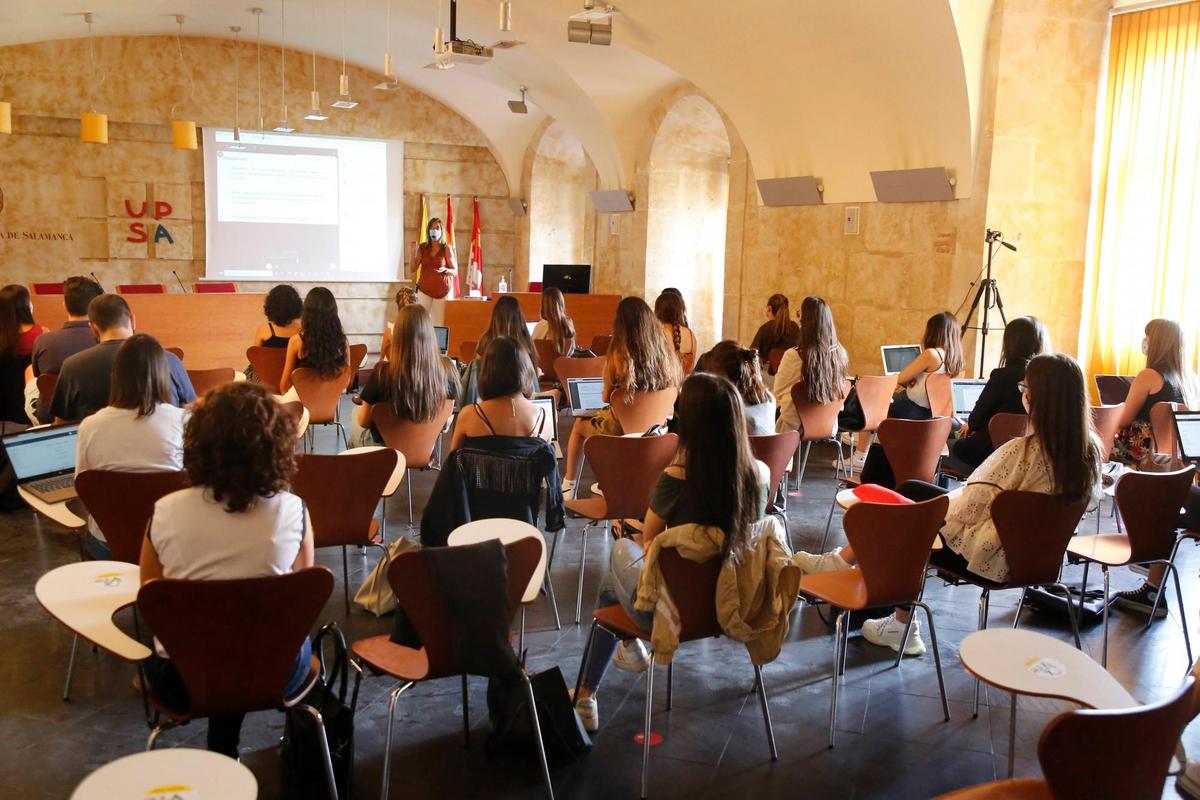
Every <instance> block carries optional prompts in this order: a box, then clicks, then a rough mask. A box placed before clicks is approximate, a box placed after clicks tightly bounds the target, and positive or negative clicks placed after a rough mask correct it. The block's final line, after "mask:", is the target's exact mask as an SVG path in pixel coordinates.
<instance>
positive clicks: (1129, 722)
mask: <svg viewBox="0 0 1200 800" xmlns="http://www.w3.org/2000/svg"><path fill="white" fill-rule="evenodd" d="M1195 716H1196V684H1195V679H1194V678H1191V677H1189V678H1188V679H1187V680H1186V681H1185V682H1184V685H1183V686H1182V687H1181V688H1179V689H1178V690H1176V691H1175V693H1174V694H1173V695H1172V696H1170V697H1168V698H1167V699H1165V700H1162V701H1159V702H1157V703H1150V704H1148V705H1144V706H1134V707H1133V708H1121V709H1109V710H1080V711H1068V712H1067V713H1065V714H1060V715H1059V716H1057V717H1055V718H1054V719H1053V720H1051V721H1050V724H1049V725H1047V726H1046V729H1045V730H1044V731H1042V737H1041V739H1040V740H1039V741H1038V762H1039V763H1040V764H1041V767H1042V774H1043V775H1044V776H1045V777H1044V778H1041V779H1038V778H1010V779H1008V780H1002V781H994V782H992V783H985V784H981V785H979V786H971V787H968V788H966V789H959V790H958V791H956V792H950V793H949V794H944V795H941V796H940V797H939V798H937V800H1158V798H1159V797H1162V796H1163V786H1164V785H1165V784H1166V781H1167V774H1168V770H1169V769H1170V767H1171V758H1172V756H1174V754H1175V750H1176V748H1177V746H1178V745H1179V737H1180V736H1182V735H1183V729H1184V728H1186V727H1187V725H1188V723H1189V722H1190V721H1191V720H1192V719H1193V718H1194V717H1195Z"/></svg>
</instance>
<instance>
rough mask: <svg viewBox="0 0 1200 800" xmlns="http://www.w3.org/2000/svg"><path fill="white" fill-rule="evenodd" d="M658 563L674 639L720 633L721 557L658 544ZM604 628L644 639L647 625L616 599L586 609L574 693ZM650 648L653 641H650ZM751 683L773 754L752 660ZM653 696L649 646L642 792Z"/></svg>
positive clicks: (670, 668)
mask: <svg viewBox="0 0 1200 800" xmlns="http://www.w3.org/2000/svg"><path fill="white" fill-rule="evenodd" d="M658 564H659V568H660V569H661V570H662V575H663V582H664V584H665V585H666V591H667V593H668V594H670V596H671V600H672V601H673V602H674V603H675V608H676V610H678V612H679V643H680V644H681V645H682V644H684V643H686V642H694V641H697V640H699V639H710V638H715V637H718V636H722V635H724V632H723V631H722V630H721V625H720V623H719V622H718V621H717V602H716V597H717V578H718V577H719V576H720V574H721V558H720V557H716V558H710V559H709V560H707V561H701V562H696V561H690V560H688V559H686V558H684V557H683V556H681V555H680V554H679V551H678V550H676V549H675V548H673V547H664V548H663V549H662V550H661V552H659V554H658ZM597 628H604V629H605V630H607V631H609V632H611V633H612V634H613V635H615V636H618V637H620V638H622V639H641V640H643V641H645V642H647V643H650V631H648V630H645V629H643V628H642V627H641V626H639V625H638V624H637V623H636V622H634V621H633V619H632V618H630V616H629V614H627V613H626V612H625V609H624V607H622V606H619V605H616V606H609V607H607V608H599V609H596V611H595V613H594V614H593V615H592V629H591V632H590V633H589V635H588V640H587V645H586V646H585V647H584V650H583V659H582V660H581V661H580V663H579V675H578V677H576V679H575V695H576V696H578V695H579V690H580V688H581V686H582V683H583V667H584V665H585V664H587V662H588V657H589V656H590V655H591V650H592V645H593V643H594V641H595V638H596V629H597ZM651 648H653V646H651ZM674 671H675V663H674V661H672V662H671V663H670V664H668V665H667V710H668V711H670V710H671V707H672V701H673V697H672V683H673V680H672V678H673V676H674ZM754 688H755V693H756V694H758V702H759V706H760V707H761V708H762V715H763V722H764V723H765V725H766V729H767V745H768V748H769V749H770V752H771V760H772V761H778V760H779V751H778V749H777V748H776V747H775V728H774V726H772V725H771V709H770V706H769V705H768V702H767V689H766V686H765V685H764V684H763V676H762V667H761V666H760V665H757V664H755V665H754ZM653 699H654V653H653V649H651V653H650V666H649V668H647V670H646V694H645V714H644V727H643V730H642V794H641V796H642V798H643V800H644V798H646V797H649V796H650V719H651V713H652V701H653Z"/></svg>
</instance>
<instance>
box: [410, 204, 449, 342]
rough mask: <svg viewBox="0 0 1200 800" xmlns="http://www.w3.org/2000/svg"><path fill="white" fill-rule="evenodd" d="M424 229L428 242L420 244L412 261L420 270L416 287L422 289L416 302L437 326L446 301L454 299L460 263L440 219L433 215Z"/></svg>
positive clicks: (416, 268)
mask: <svg viewBox="0 0 1200 800" xmlns="http://www.w3.org/2000/svg"><path fill="white" fill-rule="evenodd" d="M425 232H426V239H427V240H428V241H426V242H425V243H423V244H421V245H418V246H417V252H416V254H415V255H414V256H413V262H412V272H414V273H415V272H416V271H417V270H420V271H421V275H420V278H418V279H417V289H418V290H419V291H420V295H419V296H418V297H417V302H418V303H420V304H421V305H422V306H424V307H425V309H426V310H427V311H429V314H430V316H431V317H433V324H434V325H441V324H442V322H443V319H444V317H445V314H446V300H447V299H450V300H453V299H454V297H453V290H454V276H455V274H456V273H457V272H458V262H457V261H456V260H455V258H454V251H453V250H452V249H451V248H449V247H447V246H446V243H445V239H444V238H443V230H442V221H441V220H440V219H438V218H437V217H434V218H433V219H431V220H429V225H428V227H427V228H426V229H425Z"/></svg>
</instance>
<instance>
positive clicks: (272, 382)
mask: <svg viewBox="0 0 1200 800" xmlns="http://www.w3.org/2000/svg"><path fill="white" fill-rule="evenodd" d="M246 360H247V361H249V362H250V366H252V367H254V372H255V374H257V375H258V379H259V380H260V381H262V383H263V385H264V386H266V387H267V388H268V389H270V390H271V391H274V392H278V391H279V384H280V382H281V381H282V380H283V366H284V364H286V363H287V348H286V347H261V346H258V345H254V346H252V347H247V348H246Z"/></svg>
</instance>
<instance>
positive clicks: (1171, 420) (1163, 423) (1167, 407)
mask: <svg viewBox="0 0 1200 800" xmlns="http://www.w3.org/2000/svg"><path fill="white" fill-rule="evenodd" d="M1176 411H1200V408H1188V407H1187V406H1185V405H1183V404H1182V403H1155V404H1154V405H1153V406H1151V408H1150V428H1151V430H1152V431H1153V432H1154V452H1156V453H1161V454H1163V455H1166V456H1170V457H1171V463H1172V465H1174V467H1176V468H1179V467H1182V466H1183V461H1182V460H1181V457H1180V452H1179V441H1178V437H1177V435H1176V432H1175V412H1176Z"/></svg>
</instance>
